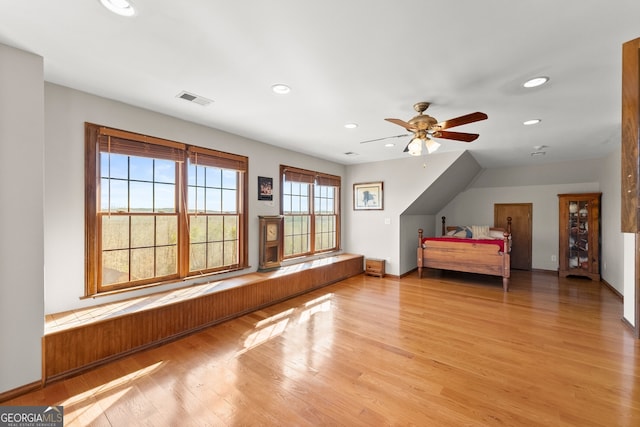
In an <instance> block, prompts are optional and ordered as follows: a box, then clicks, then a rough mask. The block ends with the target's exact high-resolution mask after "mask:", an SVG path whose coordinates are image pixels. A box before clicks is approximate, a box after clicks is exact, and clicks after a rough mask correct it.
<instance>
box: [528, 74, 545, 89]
mask: <svg viewBox="0 0 640 427" xmlns="http://www.w3.org/2000/svg"><path fill="white" fill-rule="evenodd" d="M548 81H549V77H544V76H543V77H534V78H533V79H530V80H527V81H526V82H524V84H523V85H522V86H524V87H526V88H532V87H538V86H541V85H543V84H545V83H546V82H548Z"/></svg>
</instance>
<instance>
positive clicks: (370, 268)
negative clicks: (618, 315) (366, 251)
mask: <svg viewBox="0 0 640 427" xmlns="http://www.w3.org/2000/svg"><path fill="white" fill-rule="evenodd" d="M364 272H365V274H368V275H369V276H378V277H384V260H383V259H375V258H367V260H366V261H365V270H364Z"/></svg>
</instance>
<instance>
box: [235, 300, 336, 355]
mask: <svg viewBox="0 0 640 427" xmlns="http://www.w3.org/2000/svg"><path fill="white" fill-rule="evenodd" d="M332 296H333V294H331V293H328V294H325V295H323V296H321V297H318V298H316V299H313V300H311V301H309V302H307V303H305V304H304V305H303V306H302V307H301V308H290V309H288V310H284V311H282V312H280V313H278V314H274V315H273V316H271V317H268V318H266V319H263V320H260V321H259V322H257V323H256V325H255V329H256V330H255V331H253V332H251V333H250V334H249V336H247V338H246V339H245V340H244V347H243V349H242V350H240V351H238V353H236V356H239V355H241V354H243V353H246V352H247V351H249V350H251V349H252V348H255V347H257V346H259V345H260V344H264V343H265V342H267V341H269V340H271V339H273V338H275V337H278V336H280V335H282V333H283V332H284V331H285V330H286V328H287V325H288V324H289V322H290V321H294V320H295V317H296V316H297V317H298V321H297V322H296V323H297V324H298V325H300V324H303V323H306V322H308V321H309V319H311V316H313V315H314V314H317V313H321V312H328V311H331V298H332Z"/></svg>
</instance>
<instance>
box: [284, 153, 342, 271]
mask: <svg viewBox="0 0 640 427" xmlns="http://www.w3.org/2000/svg"><path fill="white" fill-rule="evenodd" d="M285 181H293V182H301V183H307V184H309V213H308V214H304V216H309V217H310V220H309V235H308V238H309V251H307V252H301V253H295V254H291V255H285V257H284V259H292V258H300V257H305V256H311V255H315V254H320V253H329V252H334V251H338V250H340V216H341V215H340V212H341V209H340V194H341V191H340V190H341V178H340V177H339V176H335V175H329V174H325V173H321V172H315V171H310V170H306V169H300V168H296V167H293V166H286V165H280V213H281V214H282V215H283V216H284V217H285V221H286V219H287V217H291V216H295V215H292V214H287V213H285V210H284V199H285V194H284V192H285ZM317 186H332V187H335V188H336V191H335V195H334V212H335V213H334V216H335V245H334V247H332V248H326V249H322V250H317V249H316V218H317V217H320V216H330V215H327V214H317V213H316V207H315V202H316V196H315V195H316V187H317ZM285 228H286V227H285ZM285 238H286V235H285Z"/></svg>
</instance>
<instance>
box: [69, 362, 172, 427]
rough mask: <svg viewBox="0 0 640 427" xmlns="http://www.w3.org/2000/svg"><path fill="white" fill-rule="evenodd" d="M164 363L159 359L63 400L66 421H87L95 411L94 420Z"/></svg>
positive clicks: (92, 419)
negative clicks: (95, 403) (96, 404)
mask: <svg viewBox="0 0 640 427" xmlns="http://www.w3.org/2000/svg"><path fill="white" fill-rule="evenodd" d="M163 364H164V362H163V361H159V362H157V363H154V364H153V365H149V366H147V367H145V368H142V369H139V370H137V371H134V372H132V373H130V374H127V375H125V376H122V377H120V378H116V379H114V380H111V381H109V382H107V383H104V384H100V385H99V386H97V387H94V388H92V389H90V390H87V391H85V392H83V393H79V394H76V395H74V396H71V397H70V398H68V399H66V400H63V401H62V402H60V403H59V405H62V406H64V417H65V423H71V422H74V421H78V420H79V419H82V422H83V423H86V422H87V421H88V420H87V419H86V418H91V415H89V414H90V413H91V412H95V416H93V418H91V420H90V421H94V420H95V418H96V417H97V416H99V415H102V414H103V412H104V411H105V409H106V408H108V407H110V406H112V405H115V404H117V403H118V402H119V401H120V400H121V399H122V398H124V397H125V396H126V394H127V393H128V392H129V390H130V389H131V387H132V384H133V383H134V382H135V381H137V380H138V379H140V378H141V377H143V376H146V375H150V374H152V373H153V372H156V371H158V370H159V369H160V368H161V367H162V365H163ZM94 399H96V400H99V402H100V408H95V407H94Z"/></svg>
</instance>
